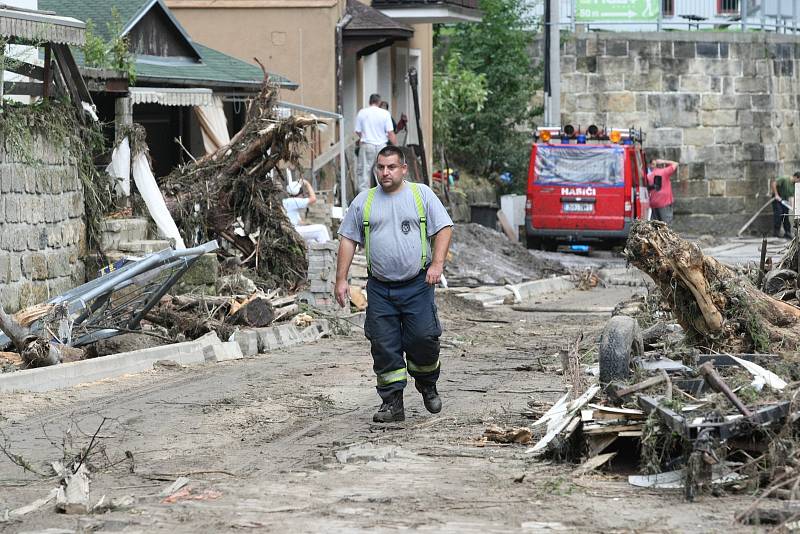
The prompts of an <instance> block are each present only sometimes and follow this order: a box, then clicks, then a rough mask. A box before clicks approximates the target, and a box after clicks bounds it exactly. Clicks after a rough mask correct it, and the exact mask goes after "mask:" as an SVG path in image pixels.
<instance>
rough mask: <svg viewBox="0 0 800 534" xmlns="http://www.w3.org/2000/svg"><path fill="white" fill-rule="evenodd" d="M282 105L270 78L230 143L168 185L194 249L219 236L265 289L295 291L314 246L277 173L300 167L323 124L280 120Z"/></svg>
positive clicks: (163, 185)
mask: <svg viewBox="0 0 800 534" xmlns="http://www.w3.org/2000/svg"><path fill="white" fill-rule="evenodd" d="M276 105H277V93H276V88H275V87H274V86H272V85H271V84H270V83H269V82H267V81H265V83H264V85H263V87H262V89H261V92H260V93H259V95H258V96H257V97H256V98H255V99H254V100H253V102H252V103H251V104H250V107H249V109H248V112H247V121H246V122H245V125H244V127H243V128H242V129H241V130H240V131H239V133H237V134H236V135H235V136H234V137H233V139H231V142H230V143H229V144H228V145H225V146H223V147H222V148H220V149H219V150H217V152H215V153H214V154H210V155H207V156H205V157H203V158H201V159H199V160H197V161H196V162H192V163H189V164H188V165H186V166H184V167H180V168H178V169H176V170H175V171H173V172H172V173H171V174H170V175H169V176H167V177H166V178H164V179H163V181H162V183H161V184H160V185H161V189H162V191H163V192H164V194H165V195H166V196H168V197H169V198H170V199H171V206H170V212H171V213H172V215H173V217H174V218H175V222H176V223H177V225H178V227H179V228H181V234H182V235H183V236H184V238H185V239H186V241H187V243H186V244H187V246H192V245H193V244H196V243H198V242H202V241H206V240H209V239H217V240H219V241H220V242H221V243H223V248H224V249H225V254H226V255H228V256H230V257H233V258H237V259H238V260H239V261H240V263H241V265H243V266H246V267H248V268H250V269H252V270H253V271H255V272H256V273H257V274H258V277H259V280H256V283H257V284H258V285H259V286H261V287H265V288H275V287H284V288H295V287H296V286H298V285H299V284H301V283H302V282H303V281H304V280H305V274H306V268H307V264H306V246H305V242H304V241H303V239H302V238H301V237H300V236H299V235H298V234H297V232H295V230H294V227H293V226H292V224H291V222H289V219H288V218H287V216H286V214H285V213H284V211H283V209H282V205H281V197H282V195H283V190H282V188H281V186H280V184H279V183H277V182H276V180H274V179H273V174H275V173H280V172H281V168H282V167H283V166H285V165H293V166H296V165H298V164H299V159H300V154H301V149H302V147H303V146H304V145H305V144H306V143H307V139H306V133H305V131H306V128H309V127H311V126H315V125H317V124H318V123H319V122H320V121H319V120H318V119H316V118H313V117H312V118H307V117H298V116H290V117H287V118H279V117H278V115H277V113H276Z"/></svg>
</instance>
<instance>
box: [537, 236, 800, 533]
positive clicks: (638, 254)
mask: <svg viewBox="0 0 800 534" xmlns="http://www.w3.org/2000/svg"><path fill="white" fill-rule="evenodd" d="M626 255H627V258H628V260H629V261H630V262H631V263H633V264H634V265H636V266H637V267H639V268H640V269H641V270H643V271H644V272H645V273H646V274H647V275H649V276H650V277H651V278H652V279H653V280H654V281H655V282H656V285H657V289H656V291H654V292H653V295H656V296H658V297H659V298H658V300H660V302H658V303H654V302H653V299H652V298H649V299H644V298H640V299H638V300H635V301H634V300H632V301H631V302H627V303H623V304H622V305H620V306H618V307H617V309H616V310H615V312H614V313H615V315H614V316H613V317H612V318H611V320H610V321H609V322H608V323H607V325H606V328H605V330H604V331H603V333H602V335H601V336H600V339H599V343H598V346H597V360H598V363H596V364H595V365H591V366H589V367H586V368H584V373H579V372H576V359H575V354H576V353H577V350H576V349H575V347H570V349H569V350H567V351H562V355H561V356H562V357H561V363H562V369H563V373H564V377H565V383H566V384H567V387H568V393H566V394H565V395H564V396H563V397H561V398H560V399H559V400H558V401H557V402H556V403H555V404H554V405H553V406H552V407H550V409H549V410H548V411H547V412H545V413H544V414H543V415H541V416H540V417H539V418H538V419H537V420H536V421H535V423H534V424H533V430H534V431H535V432H534V441H535V444H534V445H533V446H532V447H530V448H529V449H528V452H530V453H534V454H550V455H553V456H554V457H556V458H560V459H565V460H569V461H580V462H581V464H582V465H581V467H580V468H579V469H578V471H576V472H580V473H585V472H588V471H591V470H594V469H600V468H610V469H614V468H615V466H620V465H623V466H626V468H629V467H630V465H631V463H633V464H634V465H637V466H638V470H639V471H640V473H641V474H639V475H632V476H629V477H628V481H629V482H630V483H631V484H632V485H635V486H641V487H650V488H672V489H679V488H682V489H683V492H684V496H685V498H686V499H687V500H693V499H694V498H695V497H696V496H697V495H699V494H701V493H703V492H709V491H712V490H713V491H714V492H715V493H717V492H719V491H738V492H744V491H747V492H760V494H761V496H760V497H759V498H758V499H757V500H756V501H755V502H754V504H753V505H752V506H751V507H749V508H748V509H747V510H743V511H740V512H739V514H738V515H737V519H738V520H739V521H741V522H745V523H753V524H760V523H773V524H783V523H786V522H787V521H797V520H800V508H798V507H796V506H788V507H787V506H784V505H783V504H779V505H772V504H770V502H769V499H768V498H772V497H774V498H777V499H784V500H785V499H790V500H794V499H798V498H800V475H798V468H800V427H799V426H798V423H797V422H798V420H800V405H798V404H797V402H796V400H797V397H798V395H800V382H797V380H798V379H800V360H798V358H797V355H798V352H797V351H798V347H800V345H798V341H800V324H799V323H798V320H800V309H798V308H797V307H795V306H793V305H792V304H790V303H789V302H785V301H782V300H781V298H783V299H785V300H791V299H794V298H796V295H797V288H796V285H795V284H796V281H795V280H796V272H797V271H792V272H791V273H788V274H785V275H784V278H783V282H781V284H777V283H773V285H772V286H770V284H769V283H768V280H773V281H774V280H775V277H776V276H777V274H776V275H773V276H772V277H763V276H762V277H759V279H760V280H759V281H754V280H753V279H752V278H750V277H749V276H748V274H752V273H747V272H744V271H743V272H737V271H735V270H734V269H731V268H729V267H727V266H725V265H723V264H721V263H720V262H718V261H716V260H715V259H714V258H711V257H708V256H705V255H703V253H702V252H701V251H700V249H699V248H698V247H697V246H695V245H693V244H691V243H688V242H686V241H684V240H682V239H681V238H680V237H678V236H677V235H676V234H675V233H674V232H673V231H671V230H670V229H669V228H668V227H667V226H666V225H664V224H662V223H658V222H640V223H637V224H636V225H635V226H634V228H633V230H632V232H631V236H630V238H629V241H628V245H627V247H626ZM797 256H798V248H797V242H795V243H793V244H792V246H791V247H790V249H789V252H788V253H787V255H786V256H785V257H784V260H783V261H782V262H781V263H779V264H778V268H779V269H780V268H781V265H782V264H785V265H796V261H797ZM787 257H788V259H787ZM762 274H763V273H762ZM762 279H763V280H762ZM759 286H760V287H762V288H764V290H761V289H759ZM778 286H780V287H778ZM770 287H772V288H773V290H774V288H776V287H778V291H777V292H776V291H770V292H776V293H780V294H777V297H778V298H776V297H774V296H771V295H770V294H768V293H767V292H765V291H767V290H769V288H770ZM653 295H651V297H652V296H653ZM632 316H639V317H640V318H641V319H644V320H643V321H642V322H643V323H644V324H645V325H646V326H648V327H647V328H646V329H644V330H642V329H641V328H640V326H639V322H638V321H637V320H636V319H635V318H634V317H632ZM588 376H592V377H598V378H597V379H596V382H595V383H587V381H586V378H587V377H588ZM537 415H538V414H537ZM773 502H774V501H773Z"/></svg>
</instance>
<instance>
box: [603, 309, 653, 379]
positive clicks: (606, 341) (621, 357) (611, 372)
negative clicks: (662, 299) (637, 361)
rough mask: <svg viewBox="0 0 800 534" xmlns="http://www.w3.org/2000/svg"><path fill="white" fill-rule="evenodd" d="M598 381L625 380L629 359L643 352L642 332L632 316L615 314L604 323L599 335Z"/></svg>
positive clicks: (629, 364)
mask: <svg viewBox="0 0 800 534" xmlns="http://www.w3.org/2000/svg"><path fill="white" fill-rule="evenodd" d="M598 352H599V359H600V383H601V384H608V383H610V382H613V381H616V380H622V381H624V380H627V378H628V377H629V376H630V373H631V359H632V357H634V356H642V355H643V354H644V344H643V342H642V332H641V330H640V329H639V323H637V322H636V319H634V318H633V317H628V316H627V315H617V316H615V317H612V318H611V319H610V320H609V321H608V323H607V324H606V327H605V329H604V330H603V334H602V335H601V336H600V347H599V351H598Z"/></svg>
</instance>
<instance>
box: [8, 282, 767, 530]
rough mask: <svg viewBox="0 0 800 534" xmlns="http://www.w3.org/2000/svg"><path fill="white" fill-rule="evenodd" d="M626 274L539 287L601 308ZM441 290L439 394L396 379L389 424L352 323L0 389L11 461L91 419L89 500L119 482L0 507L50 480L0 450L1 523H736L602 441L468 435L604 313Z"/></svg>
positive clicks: (69, 435)
mask: <svg viewBox="0 0 800 534" xmlns="http://www.w3.org/2000/svg"><path fill="white" fill-rule="evenodd" d="M636 291H641V289H640V288H639V289H637V288H627V287H625V288H622V287H611V288H605V289H601V288H596V289H594V290H592V291H588V292H582V291H577V290H575V291H572V292H568V293H566V294H563V295H554V296H552V297H549V298H548V299H539V300H540V301H548V302H549V304H551V305H552V306H549V307H550V308H552V307H554V306H558V305H563V306H565V307H571V308H574V307H576V306H578V305H580V306H584V307H589V308H591V307H593V306H596V307H597V309H598V310H601V309H605V308H607V307H608V306H611V305H613V304H614V303H616V302H619V301H620V300H623V299H624V298H626V297H627V296H629V295H630V294H631V293H633V292H636ZM532 303H533V302H532ZM532 303H531V304H532ZM441 308H442V309H441V315H442V322H443V324H444V327H445V334H444V337H443V346H444V348H443V356H442V359H443V366H442V367H443V373H442V379H441V382H440V388H439V389H440V392H441V394H442V396H443V400H444V410H443V411H442V413H441V414H438V415H435V416H434V415H430V414H428V413H427V412H426V411H425V410H424V408H423V406H422V402H421V400H420V398H419V396H418V394H417V393H416V391H415V390H414V388H413V387H409V388H408V389H407V390H406V397H405V398H406V415H407V419H406V421H405V422H404V423H399V424H391V425H376V424H373V423H372V422H371V416H372V413H373V411H374V410H375V408H376V407H377V405H378V404H379V402H378V397H377V396H376V394H375V391H374V388H373V385H374V376H373V374H372V371H371V360H370V357H369V354H368V344H367V342H366V341H365V340H364V339H363V337H362V336H361V335H360V334H355V335H353V336H351V337H334V338H331V339H325V340H322V341H319V342H317V343H314V344H310V345H304V346H297V347H294V348H292V349H289V350H285V351H280V352H276V353H271V354H266V355H260V356H257V357H253V358H248V359H244V360H239V361H233V362H227V363H222V364H216V365H210V366H201V367H194V368H174V367H171V366H169V365H164V366H160V367H159V368H157V369H155V370H154V371H152V372H149V373H145V374H140V375H134V376H127V377H122V378H119V379H114V380H109V381H104V382H100V383H95V384H91V385H87V386H83V387H77V388H72V389H70V390H64V391H57V392H51V393H47V394H13V395H3V396H0V413H1V414H2V417H1V418H0V430H2V433H3V435H4V436H5V437H4V438H3V442H2V443H3V447H4V449H5V451H6V452H7V453H9V454H11V455H19V458H17V461H18V463H20V462H24V463H27V464H29V466H30V467H32V468H34V469H37V470H39V471H41V472H42V473H44V474H46V473H47V472H48V471H47V466H46V464H47V462H49V461H52V460H57V459H61V458H62V457H63V456H64V455H65V453H67V454H68V455H75V454H80V450H81V449H82V448H83V450H85V448H86V446H87V445H88V444H89V442H90V441H91V439H92V435H93V434H95V432H97V435H96V437H95V444H94V446H93V447H92V451H91V454H90V455H89V459H88V463H89V465H90V468H91V469H92V471H93V473H92V475H91V478H92V485H91V500H92V502H93V503H94V502H96V501H97V500H99V499H100V498H101V497H102V496H105V500H106V501H110V500H111V499H119V498H122V497H127V496H130V497H132V498H131V499H129V504H128V506H127V507H126V508H124V509H118V510H114V511H110V512H107V513H102V514H100V513H97V514H89V515H84V516H67V515H60V514H57V513H55V512H54V509H53V504H52V503H50V504H47V505H45V506H44V507H43V508H41V509H40V510H38V511H35V512H32V513H30V514H28V515H26V516H24V517H23V518H22V519H21V520H14V519H11V520H8V521H5V522H2V513H3V511H4V510H5V509H9V508H10V509H13V508H16V507H19V506H22V505H25V504H28V503H31V502H33V501H35V500H36V499H38V498H41V497H43V496H45V495H47V493H48V492H49V491H50V489H51V488H53V487H54V485H55V484H56V482H55V480H54V479H53V478H49V477H39V476H36V475H31V474H30V473H26V472H25V471H24V470H23V469H22V468H21V467H19V466H17V465H15V464H14V463H12V462H11V461H10V460H9V459H8V458H7V457H2V458H0V531H3V532H26V531H29V532H32V531H39V530H42V529H46V528H51V529H56V528H57V529H65V530H58V532H72V531H81V532H85V531H94V532H169V533H176V532H233V531H236V532H247V531H252V532H356V531H370V532H388V531H396V530H408V529H415V530H421V531H432V532H454V533H455V532H458V533H462V532H503V533H507V532H516V531H520V530H521V531H527V532H539V531H573V532H610V531H616V532H620V531H624V532H676V531H684V532H685V531H691V532H712V531H716V532H718V531H723V530H730V531H737V530H741V531H748V532H749V531H752V530H751V528H749V527H748V528H744V527H742V526H740V525H736V524H735V523H733V514H734V512H735V511H736V510H737V509H741V508H742V507H743V506H744V504H745V502H746V501H747V498H746V497H739V496H727V497H724V498H718V497H711V496H704V497H701V498H699V499H698V501H696V502H695V503H692V504H688V503H686V502H684V500H683V498H682V494H681V492H679V491H654V490H643V489H639V488H634V487H632V486H629V485H628V484H627V482H626V477H625V476H624V473H625V472H626V470H628V471H629V470H630V469H631V468H632V465H633V463H635V458H628V459H627V460H626V459H625V458H624V455H622V456H621V457H618V458H620V460H619V463H618V464H617V465H616V468H617V469H618V471H620V472H621V473H622V474H609V473H604V474H590V475H582V476H579V475H576V474H575V473H574V470H575V466H574V465H570V464H557V463H553V462H551V461H548V460H542V459H536V458H534V457H532V456H531V455H529V454H527V453H526V450H527V448H528V447H527V446H525V445H498V444H492V443H485V442H483V441H481V440H480V437H481V435H482V433H483V431H484V429H485V428H486V427H487V425H489V424H498V425H501V426H507V425H508V426H520V425H529V424H530V423H531V421H530V420H529V419H526V418H525V417H524V416H523V415H522V412H524V411H528V410H530V407H529V405H528V402H529V401H531V400H533V401H535V402H536V404H537V406H538V408H537V409H539V410H543V409H545V408H546V407H547V405H549V403H552V402H554V401H555V400H556V399H557V398H558V397H559V396H560V394H561V392H562V391H563V384H562V381H561V377H560V376H559V374H558V373H557V369H558V366H559V365H558V357H557V355H556V354H557V351H558V350H559V349H561V348H565V347H566V346H567V344H569V343H571V342H573V341H574V339H575V338H576V337H577V336H578V335H580V334H581V333H583V334H584V335H585V336H586V338H587V340H589V341H588V344H587V347H590V346H591V345H592V344H593V343H594V340H595V339H596V337H597V336H598V334H599V332H600V331H601V329H602V327H603V325H604V323H605V321H606V320H607V318H608V314H607V313H605V314H604V313H584V314H559V313H546V314H543V313H540V314H532V313H524V312H516V311H512V310H510V309H508V308H505V307H500V308H496V309H493V310H491V311H485V312H484V311H477V310H476V309H475V308H474V306H473V307H471V308H467V307H462V306H461V305H460V303H459V301H458V300H457V299H453V298H447V299H442V300H441ZM101 423H102V428H100V430H99V431H98V428H99V427H100V425H101ZM633 456H635V454H634V455H633ZM626 461H627V462H629V465H626ZM179 476H186V477H188V478H189V479H190V482H189V484H188V485H187V486H186V487H185V488H184V489H183V490H182V492H180V493H178V495H177V496H176V497H173V498H171V499H165V496H164V495H163V494H161V492H162V489H163V488H165V487H166V486H168V485H169V484H170V483H171V482H172V481H174V480H175V479H176V478H178V477H179ZM187 488H188V489H187Z"/></svg>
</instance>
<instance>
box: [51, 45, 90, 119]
mask: <svg viewBox="0 0 800 534" xmlns="http://www.w3.org/2000/svg"><path fill="white" fill-rule="evenodd" d="M52 49H53V55H54V56H55V60H56V64H57V65H58V71H59V73H60V74H61V80H62V81H63V82H64V86H65V87H66V89H67V92H68V93H69V97H70V99H71V100H72V103H73V105H74V106H75V107H76V108H77V109H78V110H79V113H78V116H79V117H81V120H82V119H83V106H81V96H80V93H78V87H77V86H76V85H75V81H74V80H73V78H72V74H71V73H70V69H69V63H68V61H67V58H66V57H65V55H68V54H69V53H70V52H69V50H68V49H67V51H66V52H65V51H64V48H62V47H61V45H58V44H53V45H52ZM81 79H82V78H81Z"/></svg>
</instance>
